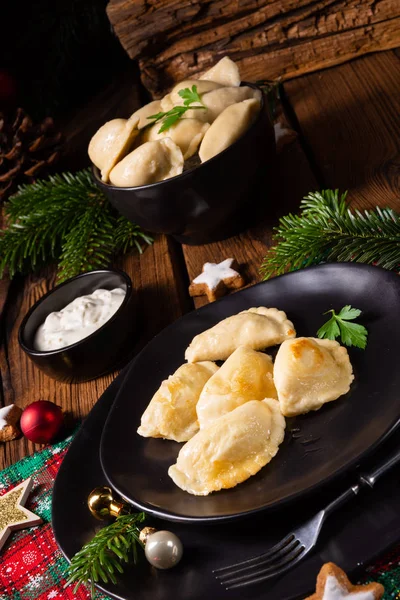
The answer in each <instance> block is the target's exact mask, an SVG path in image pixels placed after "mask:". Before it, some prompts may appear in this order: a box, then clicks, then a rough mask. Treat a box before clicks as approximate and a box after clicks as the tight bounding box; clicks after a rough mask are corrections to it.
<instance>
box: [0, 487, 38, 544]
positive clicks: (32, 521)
mask: <svg viewBox="0 0 400 600" xmlns="http://www.w3.org/2000/svg"><path fill="white" fill-rule="evenodd" d="M32 484H33V480H32V478H31V477H30V478H29V479H26V480H25V481H23V482H22V483H20V484H19V485H17V486H16V487H15V488H13V489H12V490H10V491H9V492H6V493H5V494H4V495H3V496H0V550H1V549H2V547H3V546H4V544H5V542H6V540H7V538H8V536H9V535H10V533H11V532H12V531H15V530H16V529H23V528H24V527H32V526H33V525H39V523H41V522H42V519H41V518H40V517H38V516H37V515H35V514H33V512H31V511H30V510H28V509H27V508H25V507H24V506H23V505H24V504H25V502H26V500H27V498H28V495H29V492H30V491H31V488H32Z"/></svg>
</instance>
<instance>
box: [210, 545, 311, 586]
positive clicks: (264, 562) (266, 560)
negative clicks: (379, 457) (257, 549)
mask: <svg viewBox="0 0 400 600" xmlns="http://www.w3.org/2000/svg"><path fill="white" fill-rule="evenodd" d="M299 543H300V542H299V541H298V540H297V539H292V541H290V542H289V543H288V544H287V545H286V546H284V547H281V548H280V549H279V550H278V551H277V552H275V553H273V554H271V553H270V554H269V555H268V556H267V557H266V556H265V555H262V556H259V557H258V558H253V559H252V562H251V564H247V565H243V566H241V567H239V568H238V567H236V568H235V569H233V570H231V571H226V572H225V573H221V575H217V576H216V577H217V579H221V580H223V579H229V578H231V577H232V576H236V575H237V574H239V573H243V572H244V571H251V570H252V569H255V568H258V567H263V569H266V568H267V567H268V565H274V564H275V563H277V562H278V561H280V560H281V559H282V558H283V557H284V556H286V555H287V554H289V553H290V552H292V550H294V549H295V548H296V547H297V546H298V545H299Z"/></svg>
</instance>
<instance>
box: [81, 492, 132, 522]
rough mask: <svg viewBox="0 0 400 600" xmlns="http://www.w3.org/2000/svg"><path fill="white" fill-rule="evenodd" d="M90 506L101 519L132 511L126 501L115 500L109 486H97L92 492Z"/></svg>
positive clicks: (97, 517)
mask: <svg viewBox="0 0 400 600" xmlns="http://www.w3.org/2000/svg"><path fill="white" fill-rule="evenodd" d="M88 507H89V510H90V512H91V513H92V515H93V516H94V517H95V518H96V519H99V520H100V521H103V520H104V519H109V518H110V517H119V516H120V515H124V514H128V513H129V512H130V510H129V506H128V505H127V504H126V503H125V502H118V501H117V500H114V498H113V494H112V490H111V488H109V487H107V486H101V487H97V488H95V489H94V490H93V491H92V492H91V493H90V496H89V498H88Z"/></svg>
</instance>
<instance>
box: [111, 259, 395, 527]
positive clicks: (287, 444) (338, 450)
mask: <svg viewBox="0 0 400 600" xmlns="http://www.w3.org/2000/svg"><path fill="white" fill-rule="evenodd" d="M346 304H351V305H352V306H353V307H356V308H359V309H361V310H362V323H363V324H364V325H365V326H366V327H367V328H368V332H369V337H368V345H367V348H366V350H365V351H363V350H359V349H356V348H350V350H349V353H350V359H351V362H352V364H353V368H354V374H355V381H354V382H353V384H352V386H351V390H350V392H349V394H348V395H347V396H345V397H342V398H340V399H339V400H337V401H335V402H332V403H330V404H328V405H325V406H324V407H322V409H320V410H319V411H317V412H313V413H309V414H308V415H302V416H300V417H296V418H293V419H287V423H286V426H287V429H286V435H285V440H284V442H283V444H282V445H281V447H280V450H279V452H278V454H277V456H276V457H275V458H274V459H273V461H272V462H271V463H270V464H269V465H267V466H266V467H264V468H263V469H262V470H261V471H260V472H259V473H258V474H257V475H255V476H254V477H251V478H250V479H248V480H247V481H245V482H244V483H241V484H240V485H238V486H236V487H235V488H233V489H230V490H223V491H220V492H216V493H213V494H211V495H209V496H206V497H201V496H200V497H199V496H192V495H190V494H188V493H186V492H184V491H182V490H181V489H180V488H178V487H177V486H175V484H174V483H173V482H172V480H171V479H170V478H169V477H168V474H167V471H168V467H169V466H170V465H171V464H173V463H174V462H175V460H176V457H177V454H178V452H179V450H180V448H181V447H182V444H178V443H176V442H172V441H167V440H161V439H146V438H143V437H141V436H139V435H138V434H137V433H136V429H137V427H138V426H139V424H140V418H141V415H142V413H143V411H144V410H145V408H146V406H147V404H148V403H149V401H150V399H151V397H152V396H153V394H154V393H155V391H156V390H157V389H158V387H159V385H160V383H161V381H162V380H163V379H165V378H166V377H168V375H170V374H171V373H173V372H174V371H175V369H177V368H178V367H179V366H180V365H181V364H182V363H183V362H184V353H185V349H186V347H187V346H188V345H189V343H190V341H191V340H192V338H193V337H194V336H195V335H196V334H198V333H200V332H201V331H204V330H205V329H207V328H209V327H211V326H213V325H215V324H216V323H217V322H218V321H220V320H221V319H224V318H226V317H228V316H230V315H233V314H236V313H238V312H239V311H241V310H245V309H246V308H250V307H252V306H275V307H277V308H279V309H281V310H284V311H285V312H286V313H287V315H288V317H289V318H290V319H291V320H292V321H293V323H294V325H295V327H296V330H297V335H298V336H302V335H304V336H315V335H316V332H317V330H318V328H319V327H320V326H321V325H322V324H323V322H324V321H325V320H326V319H327V317H326V316H323V313H324V312H326V311H327V310H329V309H331V308H334V309H336V310H339V309H341V308H342V307H343V306H344V305H346ZM399 311H400V278H399V277H398V275H396V274H393V273H390V272H388V271H385V270H383V269H379V268H377V267H370V266H365V265H359V264H355V263H344V264H326V265H320V266H318V267H311V268H308V269H303V270H301V271H296V272H294V273H290V274H287V275H283V276H282V277H277V278H275V279H272V280H270V281H268V282H265V283H260V284H257V285H255V286H253V287H250V288H248V289H245V290H243V291H241V292H237V293H235V294H233V295H231V296H229V297H227V298H224V299H222V300H220V301H218V302H215V303H213V304H210V305H208V306H205V307H203V308H201V309H199V310H197V311H194V312H192V313H189V314H187V315H185V316H184V317H182V318H181V319H179V320H178V321H176V322H175V323H173V324H172V325H170V326H169V327H167V328H166V329H164V330H163V331H162V332H161V333H160V334H159V335H158V336H156V337H155V338H154V339H153V340H152V341H151V342H150V343H149V344H148V345H147V346H146V347H145V348H144V350H143V351H142V352H141V353H140V354H139V355H138V356H137V358H136V359H135V360H134V362H133V364H132V366H131V368H130V371H129V373H128V375H127V377H126V379H125V381H124V384H123V386H122V388H121V390H120V392H119V394H118V396H117V398H116V401H115V403H114V405H113V409H112V411H111V413H110V415H109V417H108V419H107V422H106V425H105V429H104V432H103V436H102V441H101V449H100V458H101V462H102V467H103V469H104V472H105V474H106V476H107V478H108V480H109V482H110V484H111V485H112V486H113V487H114V488H115V489H116V490H117V491H118V492H119V493H120V494H121V495H122V496H123V497H125V498H126V499H127V500H129V501H130V502H131V503H132V504H134V505H136V506H137V507H138V508H140V509H142V510H145V511H146V512H147V513H149V514H153V515H156V516H160V517H164V518H166V519H169V520H173V521H188V522H190V521H223V520H229V519H234V518H238V517H243V516H245V515H248V514H251V513H255V512H258V511H261V510H266V509H271V508H278V507H280V506H282V505H283V504H284V503H286V502H288V501H291V500H294V499H295V498H298V497H300V496H302V495H304V494H306V493H309V492H311V491H312V490H316V489H318V488H319V487H320V486H321V485H323V484H325V483H327V482H328V481H331V480H332V479H333V478H334V477H335V476H337V475H339V474H340V473H343V472H344V471H345V470H348V469H350V468H351V467H352V466H354V465H355V464H356V463H357V462H358V461H359V460H360V459H361V457H362V456H363V455H365V454H366V453H367V452H368V451H370V450H372V449H373V448H374V447H376V446H377V444H379V443H380V442H381V441H382V440H383V439H384V438H386V437H387V435H388V434H389V433H390V432H391V430H392V429H393V428H394V427H395V425H396V423H397V421H398V419H399V417H400V392H399V390H400V370H399V368H398V343H399V340H400V319H399ZM310 439H313V440H315V441H314V442H313V443H304V442H307V440H310Z"/></svg>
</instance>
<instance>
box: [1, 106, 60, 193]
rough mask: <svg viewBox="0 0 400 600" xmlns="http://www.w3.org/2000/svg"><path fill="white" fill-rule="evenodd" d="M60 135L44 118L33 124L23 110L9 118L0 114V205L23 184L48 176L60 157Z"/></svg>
mask: <svg viewBox="0 0 400 600" xmlns="http://www.w3.org/2000/svg"><path fill="white" fill-rule="evenodd" d="M62 137H63V136H62V134H61V133H57V132H56V131H55V130H54V122H53V119H52V118H51V117H47V118H46V119H44V121H42V123H39V124H34V123H33V122H32V119H31V118H30V117H29V116H28V115H27V114H26V113H25V111H24V110H23V109H22V108H18V109H17V112H16V114H15V115H14V116H13V117H12V116H10V115H6V114H4V113H1V112H0V203H1V202H2V201H4V200H6V199H7V198H8V197H9V196H11V195H12V194H14V193H15V192H16V191H17V187H18V186H19V185H20V184H22V183H33V182H34V181H35V180H36V178H37V176H38V175H39V174H40V176H41V177H44V176H46V175H48V174H49V173H50V172H51V171H52V170H53V166H54V164H55V163H56V162H57V160H58V159H59V157H60V155H61V148H62V141H63V139H62Z"/></svg>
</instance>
